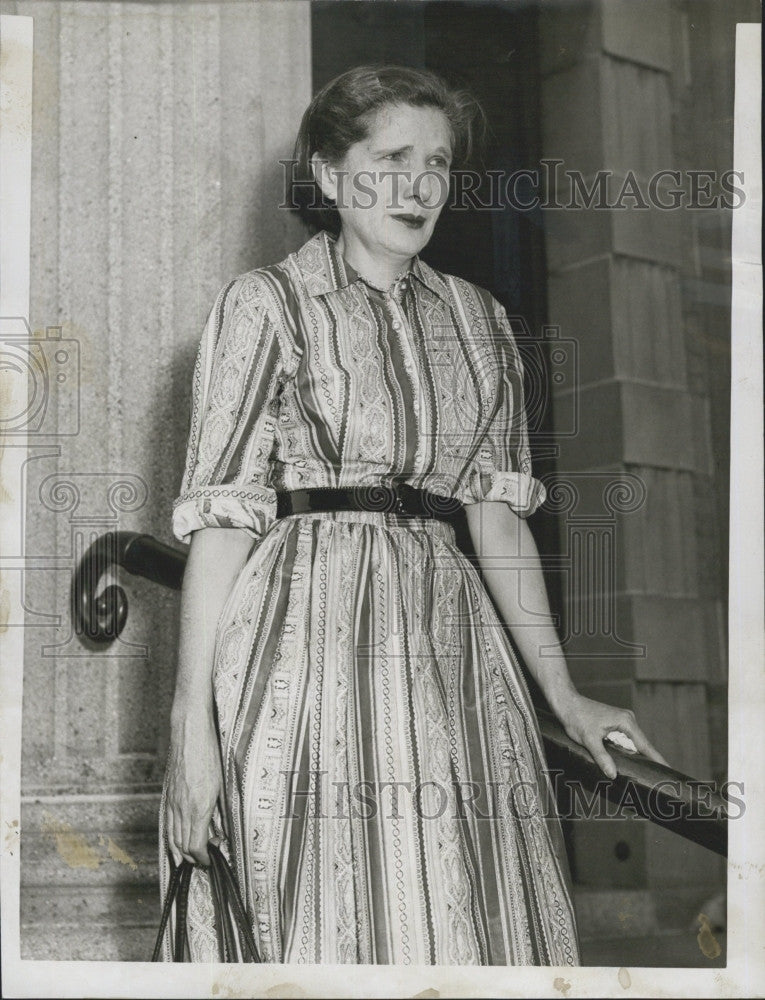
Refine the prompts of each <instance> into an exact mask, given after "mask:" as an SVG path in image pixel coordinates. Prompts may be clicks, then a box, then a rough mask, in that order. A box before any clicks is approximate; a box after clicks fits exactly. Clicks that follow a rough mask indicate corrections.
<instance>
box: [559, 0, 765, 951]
mask: <svg viewBox="0 0 765 1000" xmlns="http://www.w3.org/2000/svg"><path fill="white" fill-rule="evenodd" d="M737 20H738V21H741V20H751V21H757V20H759V8H758V6H757V5H756V4H752V3H747V2H743V0H742V2H738V3H732V4H725V5H723V4H715V3H709V2H706V3H698V2H690V3H685V2H671V0H643V2H641V3H633V4H630V3H623V2H618V0H596V2H586V3H572V4H567V5H560V4H548V5H545V6H543V8H542V12H541V28H540V45H541V59H542V74H543V81H542V120H543V132H544V155H545V157H546V158H548V159H558V160H561V161H563V162H562V164H561V165H560V166H559V168H558V169H559V171H560V177H561V179H565V174H564V172H565V171H566V170H575V171H578V172H580V173H581V175H583V179H584V181H585V183H586V184H587V186H588V187H589V188H592V184H593V181H594V180H595V177H596V175H597V172H598V171H609V172H611V175H612V176H611V180H610V182H609V192H610V194H611V195H612V196H613V195H614V194H618V193H619V191H620V190H622V185H623V183H624V182H625V179H626V178H627V177H628V174H629V172H630V171H631V172H633V174H634V176H635V178H636V179H637V181H638V182H639V186H640V188H641V190H642V191H643V192H646V191H647V190H648V183H649V181H650V178H651V177H652V176H655V175H656V174H657V172H658V171H661V170H666V169H670V170H679V171H680V172H681V184H680V188H682V189H683V190H684V193H685V200H684V202H683V204H684V205H685V207H683V208H681V209H679V210H673V211H668V210H662V209H661V208H657V207H653V205H652V204H651V200H650V199H646V200H647V201H648V202H649V205H648V206H647V207H646V208H642V207H641V208H636V207H635V205H636V202H635V201H630V200H629V199H626V200H625V202H624V204H625V206H627V207H625V208H623V209H613V210H603V209H601V208H598V207H596V206H593V207H590V208H586V207H579V208H575V209H569V210H559V209H547V211H546V216H547V218H546V235H547V260H548V272H549V284H548V295H549V322H550V323H552V324H555V325H559V326H560V328H561V333H562V335H563V336H565V337H569V338H573V339H574V340H575V341H576V342H577V346H578V352H579V374H578V379H577V383H576V385H575V386H566V387H565V388H563V389H562V390H561V391H560V392H558V393H557V394H556V399H555V410H556V412H557V413H558V414H560V418H559V420H560V429H561V430H562V431H567V430H568V429H569V426H570V418H571V413H572V408H573V407H574V406H575V405H576V406H577V407H578V420H579V423H578V427H577V433H575V434H571V435H570V436H568V437H566V438H561V440H560V453H559V458H558V473H559V475H560V477H562V478H563V479H564V480H567V481H568V483H569V486H568V488H567V490H568V492H567V493H566V494H565V495H563V493H561V496H560V504H561V511H562V517H561V525H562V547H563V552H564V555H565V554H566V553H568V554H570V553H571V551H572V550H573V549H574V548H575V547H576V546H579V550H580V554H581V555H583V557H584V560H585V561H584V562H582V561H581V560H580V571H581V574H582V576H580V580H579V588H578V589H577V588H576V587H573V588H569V591H568V593H569V601H568V605H567V615H566V617H567V621H566V622H565V623H564V632H565V633H566V635H567V637H568V650H569V652H570V654H571V666H572V672H573V673H574V676H575V677H576V678H577V679H578V681H579V686H580V688H581V689H582V690H583V691H584V692H585V693H587V694H589V695H591V696H592V697H596V698H600V699H602V700H604V701H609V702H611V703H612V704H619V705H624V706H626V707H632V708H633V709H634V710H635V712H636V714H637V715H638V718H639V720H640V721H641V723H642V725H643V728H644V730H645V732H646V733H647V735H648V736H649V738H650V739H651V740H652V741H653V742H654V743H655V744H656V746H658V747H659V748H660V749H661V750H662V752H663V753H664V755H665V756H666V757H667V759H668V760H669V761H670V763H672V764H673V765H674V766H675V767H676V768H677V769H678V770H681V771H684V772H686V773H689V774H692V775H694V776H696V777H698V778H702V779H710V778H713V777H714V778H717V779H718V780H719V779H721V778H724V777H725V776H726V775H725V771H726V745H725V712H726V697H725V692H726V657H725V649H726V615H727V527H728V525H727V519H728V496H727V489H728V486H727V483H728V480H727V475H728V439H727V434H728V430H729V398H730V384H729V351H730V312H729V310H730V299H729V295H730V258H729V247H730V211H726V210H725V209H721V208H719V207H718V208H717V209H711V208H706V209H701V208H691V207H689V206H690V205H691V204H692V199H693V194H692V185H693V183H694V182H693V180H692V178H691V176H690V174H689V173H688V172H689V171H691V170H710V171H716V172H717V173H718V175H719V173H720V172H721V171H724V170H730V169H731V167H732V115H733V66H734V40H735V24H736V21H737ZM677 186H678V185H677V184H676V183H675V182H674V179H672V178H669V177H665V178H664V180H663V182H661V183H660V184H659V187H658V192H659V196H660V197H661V198H662V199H663V200H664V201H665V203H671V199H669V198H668V192H669V189H670V188H671V187H672V188H676V187H677ZM559 194H560V197H559V200H560V201H561V202H563V203H564V204H565V203H567V202H568V201H569V200H570V187H569V186H566V185H565V184H561V185H560V190H559ZM712 194H713V195H717V196H719V194H720V187H719V184H718V183H715V182H714V181H713V182H712ZM613 200H615V199H614V198H613V197H611V201H612V202H613ZM696 200H697V201H698V200H699V199H698V198H697V199H696ZM702 200H704V201H708V200H709V199H708V198H704V199H702ZM580 204H583V203H582V202H581V201H580ZM630 206H631V207H630ZM609 482H611V483H619V482H621V483H622V487H621V492H620V491H617V492H616V493H611V494H610V495H607V493H606V492H604V491H605V490H607V485H608V483H609ZM584 577H586V578H584ZM588 616H589V617H588ZM574 827H575V830H574V841H575V863H576V879H577V882H578V883H579V885H580V886H581V887H582V889H584V890H588V891H589V892H590V895H591V897H592V901H593V903H592V906H591V907H589V904H588V903H587V898H588V897H587V892H580V897H579V898H580V902H581V903H582V912H583V914H588V913H589V909H592V911H593V913H592V914H590V916H593V914H595V916H597V913H600V918H598V920H596V919H595V917H594V916H593V920H592V921H590V923H591V924H592V927H593V928H595V930H596V931H597V933H604V932H605V927H606V924H608V923H610V924H611V926H612V927H615V928H617V929H618V930H617V933H619V932H623V933H633V934H634V933H640V932H641V931H642V932H646V931H650V930H652V929H655V928H656V926H657V925H659V926H660V925H662V924H665V925H666V924H672V925H678V926H683V927H684V928H687V927H688V922H689V921H691V920H692V919H693V917H694V915H695V910H694V907H696V906H698V905H699V904H700V903H702V902H703V901H704V898H705V896H708V895H709V894H710V893H713V892H715V891H716V890H717V888H719V887H720V886H721V885H723V884H724V868H723V866H722V864H721V863H720V862H719V859H715V858H714V856H712V855H710V854H709V852H707V851H705V850H704V849H703V848H700V847H698V848H697V847H695V846H693V845H690V844H689V843H687V842H685V841H683V840H681V839H679V838H677V837H673V836H672V835H670V834H668V833H666V832H665V831H662V830H660V829H658V828H656V827H654V826H649V825H648V824H646V823H634V822H633V823H630V822H590V823H576V824H574ZM624 889H632V890H635V895H634V897H633V902H635V906H634V907H633V910H634V912H633V913H632V915H631V916H630V915H629V914H628V919H626V921H625V919H624V910H625V906H624V903H623V898H624V896H623V890H624ZM614 890H616V892H615V893H614ZM609 893H611V895H613V896H614V899H617V897H618V899H617V903H616V904H615V905H614V906H613V907H612V906H609V905H608V895H609ZM618 900H622V902H619V901H618ZM588 907H589V908H588ZM620 907H621V911H622V915H621V917H619V919H617V916H618V913H617V912H616V911H617V910H618V909H619V908H620ZM626 909H629V906H627V907H626ZM604 914H610V916H609V917H608V919H607V921H606V924H604V922H603V919H602V918H603V915H604ZM633 918H634V919H633ZM584 923H587V920H585V921H584Z"/></svg>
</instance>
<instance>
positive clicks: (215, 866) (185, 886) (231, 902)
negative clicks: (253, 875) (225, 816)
mask: <svg viewBox="0 0 765 1000" xmlns="http://www.w3.org/2000/svg"><path fill="white" fill-rule="evenodd" d="M207 851H208V854H209V855H210V867H209V868H208V869H207V871H208V875H209V878H210V887H211V890H212V899H213V906H214V908H215V928H216V931H217V935H218V950H219V954H220V956H221V958H220V961H221V962H260V960H261V959H260V955H259V954H258V948H257V945H256V944H255V937H254V935H253V933H252V928H251V927H250V922H249V920H248V919H247V913H246V912H245V908H244V904H243V903H242V897H241V896H240V894H239V887H238V886H237V884H236V879H235V878H234V874H233V872H232V871H231V868H230V867H229V864H228V862H227V861H226V859H225V857H224V856H223V852H222V851H221V849H220V847H219V846H218V844H217V843H216V842H215V841H214V840H211V841H210V842H209V844H208V845H207ZM194 867H195V866H194V865H193V864H192V862H190V861H185V860H184V861H182V862H181V863H180V864H179V865H175V866H174V867H173V870H172V874H171V876H170V882H169V884H168V887H167V896H166V898H165V905H164V907H163V908H162V918H161V920H160V923H159V932H158V934H157V942H156V944H155V945H154V953H153V955H152V957H151V960H152V962H158V961H159V960H160V954H161V952H162V940H163V938H164V936H165V931H166V929H167V922H168V920H169V918H170V913H171V911H172V909H173V905H175V934H174V939H173V961H174V962H185V961H186V957H185V956H186V942H187V940H188V938H187V932H186V917H187V915H188V901H189V886H190V884H191V873H192V872H193V870H194Z"/></svg>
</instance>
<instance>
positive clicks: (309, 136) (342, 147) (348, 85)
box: [291, 65, 488, 233]
mask: <svg viewBox="0 0 765 1000" xmlns="http://www.w3.org/2000/svg"><path fill="white" fill-rule="evenodd" d="M391 104H409V105H412V106H414V107H420V108H436V109H438V110H440V111H443V113H444V115H445V116H446V118H447V121H448V122H449V125H450V127H451V133H452V155H453V166H454V167H456V168H460V167H463V166H465V165H466V164H468V163H469V162H470V161H471V159H472V158H473V156H474V155H475V154H476V152H477V151H478V150H479V149H480V148H481V146H482V144H483V142H484V141H485V137H486V133H487V128H488V126H487V119H486V114H485V112H484V110H483V108H482V107H481V105H480V104H479V103H478V101H477V100H476V98H475V97H473V95H472V94H471V93H470V92H469V91H467V90H464V89H460V88H455V87H451V86H450V85H449V84H448V83H447V82H446V81H445V80H443V79H442V78H441V77H440V76H438V75H437V74H436V73H432V72H431V71H430V70H424V69H413V68H411V67H408V66H383V65H379V66H378V65H373V66H355V67H354V68H353V69H349V70H347V71H346V72H345V73H341V74H340V76H336V77H335V79H334V80H330V82H329V83H328V84H326V85H325V86H324V87H322V89H321V90H320V91H319V92H318V94H316V96H315V97H314V98H313V100H312V101H311V103H310V104H309V105H308V107H307V109H306V111H305V114H304V115H303V120H302V121H301V123H300V130H299V132H298V136H297V141H296V143H295V153H294V159H295V161H296V162H295V164H294V170H293V175H292V179H291V205H292V206H293V207H296V208H297V209H298V211H299V212H300V215H301V216H302V218H303V219H304V220H305V221H306V222H308V223H309V225H310V226H312V228H314V229H328V230H330V231H331V232H334V233H338V232H339V231H340V216H339V215H338V213H337V209H336V208H334V206H333V205H332V203H331V202H329V201H327V200H326V198H325V197H324V195H323V193H322V191H321V189H320V188H319V185H318V184H317V183H316V180H315V178H314V175H313V170H312V168H311V157H312V156H313V154H314V153H321V154H322V156H324V157H326V159H328V160H329V161H330V162H331V163H339V162H340V161H341V160H342V159H343V157H344V156H345V154H346V153H347V152H348V150H349V149H350V147H351V146H352V145H353V144H354V143H356V142H359V141H360V140H362V139H364V138H366V136H367V135H368V133H369V128H370V126H371V124H372V120H373V119H374V116H375V115H376V114H377V112H378V111H380V110H381V109H382V108H384V107H387V106H389V105H391Z"/></svg>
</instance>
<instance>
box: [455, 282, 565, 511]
mask: <svg viewBox="0 0 765 1000" xmlns="http://www.w3.org/2000/svg"><path fill="white" fill-rule="evenodd" d="M490 325H491V327H492V336H493V338H494V341H495V344H496V346H497V348H498V357H499V358H500V359H501V370H500V373H499V380H498V392H497V400H496V408H495V409H494V411H493V414H492V416H491V419H490V420H489V422H488V424H487V427H486V431H485V434H484V436H483V437H482V439H481V442H480V444H479V446H478V449H477V451H476V456H475V462H474V465H473V469H472V475H471V476H470V477H469V479H468V481H467V483H466V485H465V489H464V491H463V494H462V497H461V499H462V501H463V503H479V502H481V501H483V500H501V501H504V502H505V503H507V504H509V506H510V507H511V508H512V509H513V510H514V511H515V512H516V513H517V514H518V515H520V516H521V517H529V516H530V515H531V514H533V513H534V511H535V510H537V508H538V507H539V506H540V505H541V504H543V503H544V501H545V499H546V496H547V494H546V491H545V488H544V486H543V484H542V483H541V482H540V481H539V480H538V479H536V478H535V477H534V476H533V474H532V468H531V450H530V448H529V438H528V425H527V419H526V408H525V399H524V388H523V362H522V361H521V356H520V354H519V352H518V346H517V344H516V342H515V337H514V336H513V331H512V327H511V325H510V321H509V319H508V318H507V314H506V312H505V310H504V308H503V307H502V306H501V305H500V304H499V303H498V302H496V300H495V301H494V312H493V316H492V317H491V323H490Z"/></svg>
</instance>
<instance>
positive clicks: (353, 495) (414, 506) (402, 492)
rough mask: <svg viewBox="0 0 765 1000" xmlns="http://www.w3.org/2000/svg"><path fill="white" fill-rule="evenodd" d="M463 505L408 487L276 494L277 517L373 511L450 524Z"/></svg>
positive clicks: (351, 488)
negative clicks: (331, 512)
mask: <svg viewBox="0 0 765 1000" xmlns="http://www.w3.org/2000/svg"><path fill="white" fill-rule="evenodd" d="M461 508H462V504H461V503H460V501H459V500H457V499H455V498H454V497H445V496H441V495H440V494H438V493H429V492H428V491H427V490H418V489H416V488H415V487H414V486H410V485H409V484H408V483H400V484H399V485H397V486H395V487H393V486H385V485H383V484H382V483H381V484H379V485H375V486H351V487H346V488H338V487H325V486H317V487H315V488H313V489H307V490H288V491H286V492H277V494H276V516H277V517H286V516H287V515H288V514H310V513H312V512H316V511H327V510H371V511H378V512H380V513H383V514H398V515H402V516H409V517H425V518H438V519H439V520H442V521H448V520H449V519H450V518H451V517H453V515H454V514H456V513H457V511H458V510H460V509H461Z"/></svg>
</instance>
